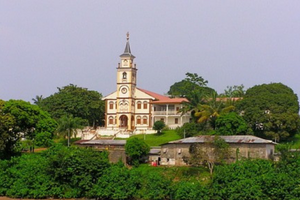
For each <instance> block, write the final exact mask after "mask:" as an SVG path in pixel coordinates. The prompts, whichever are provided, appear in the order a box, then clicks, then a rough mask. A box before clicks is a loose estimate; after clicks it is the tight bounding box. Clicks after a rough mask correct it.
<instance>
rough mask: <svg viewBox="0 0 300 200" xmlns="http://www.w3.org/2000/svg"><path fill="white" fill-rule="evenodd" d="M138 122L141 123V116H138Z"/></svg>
mask: <svg viewBox="0 0 300 200" xmlns="http://www.w3.org/2000/svg"><path fill="white" fill-rule="evenodd" d="M136 124H141V116H137V117H136Z"/></svg>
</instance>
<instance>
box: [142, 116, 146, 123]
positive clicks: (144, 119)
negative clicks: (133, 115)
mask: <svg viewBox="0 0 300 200" xmlns="http://www.w3.org/2000/svg"><path fill="white" fill-rule="evenodd" d="M143 124H147V117H146V116H144V117H143Z"/></svg>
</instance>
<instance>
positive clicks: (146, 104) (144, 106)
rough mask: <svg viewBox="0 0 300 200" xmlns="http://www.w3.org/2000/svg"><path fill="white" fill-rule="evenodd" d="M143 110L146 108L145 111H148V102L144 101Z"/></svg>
mask: <svg viewBox="0 0 300 200" xmlns="http://www.w3.org/2000/svg"><path fill="white" fill-rule="evenodd" d="M143 108H144V109H147V108H148V103H147V101H144V102H143Z"/></svg>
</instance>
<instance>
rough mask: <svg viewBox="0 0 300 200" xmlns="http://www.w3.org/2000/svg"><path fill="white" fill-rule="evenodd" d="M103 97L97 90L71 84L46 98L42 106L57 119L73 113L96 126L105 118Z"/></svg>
mask: <svg viewBox="0 0 300 200" xmlns="http://www.w3.org/2000/svg"><path fill="white" fill-rule="evenodd" d="M101 98H102V95H101V94H100V93H98V92H96V91H91V90H88V89H86V88H81V87H78V86H76V85H73V84H70V85H68V86H65V87H62V88H58V92H57V93H55V94H53V95H51V96H49V97H47V98H44V99H43V100H42V102H41V104H40V106H41V108H42V109H44V110H46V111H48V112H49V113H50V114H51V115H52V117H53V118H54V119H56V120H58V119H59V118H61V117H63V116H65V115H73V116H74V117H79V118H82V119H86V120H88V123H89V125H90V126H96V125H100V124H101V123H103V119H104V101H103V100H101Z"/></svg>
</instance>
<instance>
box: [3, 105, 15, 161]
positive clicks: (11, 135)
mask: <svg viewBox="0 0 300 200" xmlns="http://www.w3.org/2000/svg"><path fill="white" fill-rule="evenodd" d="M4 103H5V102H4V101H2V100H0V159H2V158H10V157H11V156H12V155H15V154H16V153H17V151H18V148H17V146H18V143H19V138H20V137H19V134H18V133H17V132H15V131H13V128H14V127H15V126H16V121H15V118H14V117H13V116H12V115H11V114H10V113H4V112H3V108H4Z"/></svg>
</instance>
